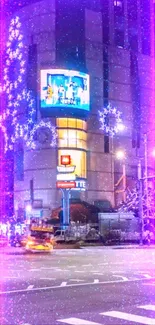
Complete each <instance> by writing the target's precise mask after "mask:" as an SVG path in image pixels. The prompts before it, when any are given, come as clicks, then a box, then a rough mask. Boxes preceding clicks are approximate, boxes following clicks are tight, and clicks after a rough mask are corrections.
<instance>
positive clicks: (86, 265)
mask: <svg viewBox="0 0 155 325" xmlns="http://www.w3.org/2000/svg"><path fill="white" fill-rule="evenodd" d="M81 266H84V267H85V266H86V267H87V266H93V265H92V264H83V265H81Z"/></svg>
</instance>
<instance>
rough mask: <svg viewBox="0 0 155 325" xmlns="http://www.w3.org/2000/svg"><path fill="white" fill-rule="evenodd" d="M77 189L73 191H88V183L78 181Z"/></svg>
mask: <svg viewBox="0 0 155 325" xmlns="http://www.w3.org/2000/svg"><path fill="white" fill-rule="evenodd" d="M75 183H76V187H75V188H73V190H77V191H85V190H86V181H85V180H76V181H75Z"/></svg>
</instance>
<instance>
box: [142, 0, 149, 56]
mask: <svg viewBox="0 0 155 325" xmlns="http://www.w3.org/2000/svg"><path fill="white" fill-rule="evenodd" d="M140 4H141V38H142V53H143V54H145V55H150V52H151V21H150V20H151V9H150V1H148V0H141V3H140Z"/></svg>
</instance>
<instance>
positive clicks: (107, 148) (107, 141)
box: [104, 135, 109, 153]
mask: <svg viewBox="0 0 155 325" xmlns="http://www.w3.org/2000/svg"><path fill="white" fill-rule="evenodd" d="M104 152H105V153H109V137H108V135H105V136H104Z"/></svg>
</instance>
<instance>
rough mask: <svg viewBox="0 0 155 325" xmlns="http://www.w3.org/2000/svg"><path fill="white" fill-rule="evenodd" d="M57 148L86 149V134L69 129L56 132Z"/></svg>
mask: <svg viewBox="0 0 155 325" xmlns="http://www.w3.org/2000/svg"><path fill="white" fill-rule="evenodd" d="M58 147H59V148H66V147H68V148H79V149H85V150H86V149H87V134H86V132H84V131H80V130H78V131H76V129H75V130H71V129H61V130H58Z"/></svg>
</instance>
